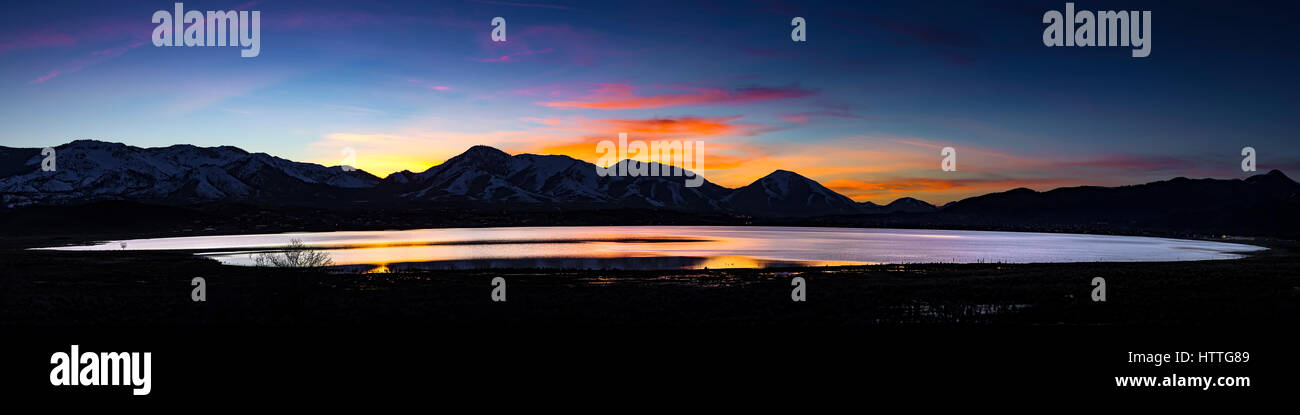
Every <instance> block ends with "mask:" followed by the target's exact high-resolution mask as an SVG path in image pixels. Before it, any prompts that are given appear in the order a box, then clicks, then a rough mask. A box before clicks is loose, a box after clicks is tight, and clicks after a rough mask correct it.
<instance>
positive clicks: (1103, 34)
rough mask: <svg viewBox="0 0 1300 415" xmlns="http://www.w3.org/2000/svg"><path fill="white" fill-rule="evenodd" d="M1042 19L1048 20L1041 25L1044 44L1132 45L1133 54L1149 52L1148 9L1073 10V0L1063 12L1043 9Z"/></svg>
mask: <svg viewBox="0 0 1300 415" xmlns="http://www.w3.org/2000/svg"><path fill="white" fill-rule="evenodd" d="M1043 23H1046V24H1047V28H1046V29H1043V45H1045V46H1047V47H1049V48H1050V47H1053V46H1079V47H1083V46H1120V47H1132V48H1133V57H1135V58H1145V57H1147V56H1150V55H1151V11H1150V10H1143V11H1138V10H1133V11H1125V10H1120V11H1114V10H1099V11H1097V12H1096V13H1093V12H1091V11H1087V10H1082V11H1079V12H1075V11H1074V3H1065V14H1061V12H1060V11H1057V10H1048V11H1047V13H1043ZM1076 24H1077V25H1078V26H1075V25H1076Z"/></svg>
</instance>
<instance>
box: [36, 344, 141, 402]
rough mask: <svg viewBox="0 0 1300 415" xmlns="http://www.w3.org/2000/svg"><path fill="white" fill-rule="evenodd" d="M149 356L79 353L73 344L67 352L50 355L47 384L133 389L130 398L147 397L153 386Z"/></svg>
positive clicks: (77, 347)
mask: <svg viewBox="0 0 1300 415" xmlns="http://www.w3.org/2000/svg"><path fill="white" fill-rule="evenodd" d="M151 360H152V353H149V352H144V353H105V352H100V353H82V352H81V350H80V347H79V346H78V345H75V344H74V345H72V347H71V350H70V352H69V353H64V352H56V353H54V354H52V355H50V364H53V365H54V368H53V369H51V370H50V384H51V385H54V386H79V385H80V386H114V385H129V386H135V389H133V390H132V391H131V393H132V394H133V395H137V396H139V395H148V394H149V391H150V390H151V389H152V386H151V385H150V383H149V378H150V377H151V375H152V374H153V369H152V367H151V366H152V365H151Z"/></svg>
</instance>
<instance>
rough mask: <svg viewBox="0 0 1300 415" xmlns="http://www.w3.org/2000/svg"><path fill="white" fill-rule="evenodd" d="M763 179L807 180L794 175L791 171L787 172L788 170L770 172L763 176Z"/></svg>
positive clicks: (797, 174)
mask: <svg viewBox="0 0 1300 415" xmlns="http://www.w3.org/2000/svg"><path fill="white" fill-rule="evenodd" d="M763 178H764V179H768V178H771V179H782V180H789V179H804V180H808V178H807V177H803V176H801V175H799V173H795V172H792V171H789V170H776V171H773V172H771V173H768V174H767V175H766V176H763Z"/></svg>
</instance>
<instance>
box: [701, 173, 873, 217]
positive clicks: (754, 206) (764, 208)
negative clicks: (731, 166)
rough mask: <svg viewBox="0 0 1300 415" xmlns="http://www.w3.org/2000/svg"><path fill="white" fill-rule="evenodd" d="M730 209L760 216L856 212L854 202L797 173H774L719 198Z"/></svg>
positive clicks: (856, 206) (858, 209) (859, 208)
mask: <svg viewBox="0 0 1300 415" xmlns="http://www.w3.org/2000/svg"><path fill="white" fill-rule="evenodd" d="M722 201H723V203H724V204H725V205H726V206H727V207H729V208H730V209H732V210H735V211H737V212H745V213H749V214H753V215H763V216H808V215H831V214H848V213H859V212H861V211H862V208H861V207H860V206H859V205H858V203H857V202H854V201H853V199H849V198H848V197H845V196H844V195H841V194H839V193H835V191H833V190H831V189H827V188H826V187H825V186H822V185H821V184H820V183H817V182H816V181H814V180H812V179H809V178H807V177H803V176H800V175H799V174H798V173H795V172H792V171H786V170H777V171H774V172H772V173H771V174H768V175H767V176H764V177H763V178H761V179H758V180H756V181H754V182H753V183H750V184H749V185H747V186H744V187H741V188H739V189H736V190H734V191H732V192H731V194H728V195H727V196H726V197H725V198H723V199H722Z"/></svg>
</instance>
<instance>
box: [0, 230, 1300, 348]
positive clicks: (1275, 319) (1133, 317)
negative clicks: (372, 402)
mask: <svg viewBox="0 0 1300 415" xmlns="http://www.w3.org/2000/svg"><path fill="white" fill-rule="evenodd" d="M1263 244H1264V245H1267V246H1270V247H1272V248H1273V249H1272V250H1270V251H1267V252H1266V253H1263V254H1260V255H1256V256H1253V257H1250V258H1245V259H1240V260H1228V261H1203V262H1173V263H1073V264H1011V265H1008V264H969V265H952V264H928V265H907V266H861V267H833V268H792V269H766V270H749V269H742V270H706V271H658V272H650V271H528V270H510V271H506V270H498V271H438V272H417V273H396V274H332V273H327V272H323V271H309V272H292V271H284V270H276V269H257V268H245V267H233V266H223V265H220V264H218V263H216V262H215V261H211V260H205V259H200V258H195V257H192V256H189V255H187V254H179V253H145V252H94V253H72V252H46V251H24V250H19V249H12V248H11V249H4V250H0V324H2V325H6V326H101V327H102V326H105V325H108V326H216V325H220V326H250V325H251V326H335V325H343V326H350V325H355V326H360V325H364V326H407V325H411V326H414V325H419V326H422V327H429V326H480V327H482V326H487V327H508V326H527V327H538V326H615V325H617V326H627V325H631V326H765V325H783V326H784V325H811V326H841V325H843V326H869V325H885V326H895V325H968V324H974V325H984V324H995V325H1116V326H1178V327H1187V326H1219V327H1227V326H1232V327H1243V326H1245V327H1294V325H1295V323H1297V321H1298V320H1300V307H1298V305H1300V256H1298V255H1297V252H1298V251H1300V246H1298V244H1296V243H1294V242H1286V241H1281V242H1279V241H1272V242H1266V243H1263ZM497 276H500V277H504V278H505V279H506V281H507V301H506V302H503V303H494V302H492V300H491V298H490V293H491V291H492V286H491V285H490V281H491V279H492V278H493V277H497ZM194 277H203V278H204V279H205V280H206V283H207V289H208V292H207V301H206V302H194V301H192V300H191V298H190V296H191V290H192V289H193V287H192V286H191V285H190V283H191V279H192V278H194ZM794 277H803V278H804V279H805V280H806V281H807V301H806V302H802V303H795V302H792V301H791V299H790V291H791V289H792V287H791V280H792V279H793V278H794ZM1094 277H1103V278H1105V280H1106V284H1107V301H1106V302H1104V303H1103V302H1093V301H1092V300H1091V298H1090V293H1091V291H1092V289H1093V286H1092V285H1091V284H1090V282H1091V281H1092V279H1093V278H1094Z"/></svg>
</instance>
